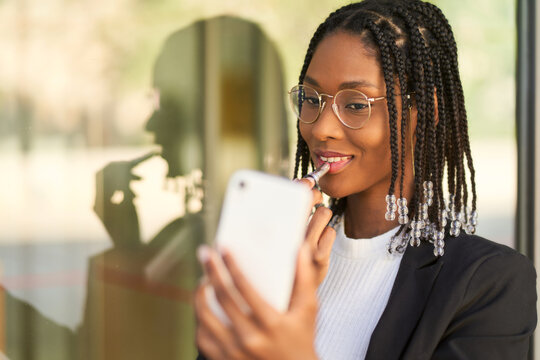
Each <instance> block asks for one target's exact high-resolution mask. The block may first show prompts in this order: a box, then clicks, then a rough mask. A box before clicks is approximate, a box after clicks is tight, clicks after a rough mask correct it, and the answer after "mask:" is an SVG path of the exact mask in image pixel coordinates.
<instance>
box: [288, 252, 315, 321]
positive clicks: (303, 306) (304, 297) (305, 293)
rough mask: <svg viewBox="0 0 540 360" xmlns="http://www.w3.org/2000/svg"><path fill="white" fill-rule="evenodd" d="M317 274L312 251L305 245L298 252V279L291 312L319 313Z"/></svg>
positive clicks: (290, 308)
mask: <svg viewBox="0 0 540 360" xmlns="http://www.w3.org/2000/svg"><path fill="white" fill-rule="evenodd" d="M316 290H317V284H316V273H315V268H314V264H313V261H312V259H311V249H310V247H309V245H308V244H306V243H304V244H303V245H302V247H301V248H300V251H299V252H298V261H297V266H296V277H295V280H294V287H293V291H292V296H291V301H290V303H289V311H306V312H309V313H311V314H316V312H317V296H316Z"/></svg>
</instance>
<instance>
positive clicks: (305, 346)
mask: <svg viewBox="0 0 540 360" xmlns="http://www.w3.org/2000/svg"><path fill="white" fill-rule="evenodd" d="M200 254H201V256H200V258H201V262H202V263H203V265H204V268H205V271H206V274H207V280H206V282H204V283H203V284H201V285H200V286H199V288H198V289H197V292H196V295H195V311H196V316H197V320H198V327H197V334H196V336H197V346H198V348H199V349H200V351H201V352H202V353H203V354H204V355H205V356H206V357H207V358H209V359H212V360H219V359H228V360H242V359H264V360H270V359H275V360H287V359H295V360H296V359H305V360H310V359H317V355H316V353H315V350H314V346H313V343H314V339H315V319H316V316H317V296H316V290H317V285H316V281H315V276H316V272H315V266H314V264H313V262H312V261H311V259H310V257H311V254H310V249H309V246H308V245H306V244H305V245H304V246H302V247H301V249H300V251H299V254H298V261H297V268H296V277H295V283H294V287H293V291H292V296H291V302H290V304H289V309H288V311H287V312H286V313H281V312H279V311H277V310H276V309H274V308H273V307H272V306H271V305H269V304H268V303H267V302H266V301H265V300H264V299H263V298H262V297H260V295H259V294H258V293H257V292H256V291H255V290H254V288H253V287H252V286H251V285H250V284H249V283H248V281H247V279H246V278H245V277H244V275H243V274H242V273H241V271H240V270H239V268H238V266H237V265H236V263H235V261H234V259H233V258H232V256H231V255H230V254H229V253H227V252H224V255H223V262H224V264H225V266H226V268H227V270H228V272H229V274H230V276H231V279H232V283H231V282H230V281H227V277H226V275H225V274H224V273H223V271H220V266H219V265H220V264H219V261H220V259H219V255H218V254H217V252H216V251H214V250H212V249H210V248H208V247H203V248H201V253H200ZM208 284H210V285H212V287H213V288H214V291H215V293H216V297H217V299H218V301H219V303H220V305H221V307H222V308H223V310H224V311H225V313H226V314H227V316H228V318H229V319H230V321H231V324H230V325H229V326H226V325H224V324H223V323H222V322H221V321H220V320H219V319H218V318H217V317H216V316H215V315H214V313H213V312H212V310H211V309H210V308H209V307H208V305H207V302H206V296H205V291H206V289H207V285H208ZM238 296H240V297H241V298H242V300H244V302H245V304H247V306H248V310H249V311H247V312H246V311H245V308H244V307H241V306H239V304H238V300H236V299H237V298H238Z"/></svg>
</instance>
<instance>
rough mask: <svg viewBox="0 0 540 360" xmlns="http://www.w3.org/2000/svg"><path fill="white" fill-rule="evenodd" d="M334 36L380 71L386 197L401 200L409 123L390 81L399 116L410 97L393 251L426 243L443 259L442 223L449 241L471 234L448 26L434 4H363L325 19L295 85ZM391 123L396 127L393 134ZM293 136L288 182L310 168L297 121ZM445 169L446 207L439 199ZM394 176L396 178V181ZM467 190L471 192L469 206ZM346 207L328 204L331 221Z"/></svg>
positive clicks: (464, 142) (396, 0) (460, 107)
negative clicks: (408, 168) (354, 41)
mask: <svg viewBox="0 0 540 360" xmlns="http://www.w3.org/2000/svg"><path fill="white" fill-rule="evenodd" d="M338 31H341V32H346V33H349V34H355V35H358V36H359V41H361V42H362V43H363V45H364V46H365V47H366V48H368V49H370V50H373V51H374V53H375V54H376V55H377V57H378V60H379V63H380V65H381V68H382V72H383V75H384V81H385V84H386V96H387V99H388V101H387V106H388V114H389V128H390V150H391V165H392V175H391V181H390V186H389V189H388V195H390V196H392V195H394V193H395V188H396V184H397V185H398V186H399V193H398V195H399V197H400V198H401V197H402V196H403V176H404V172H405V171H404V170H405V160H404V158H405V156H404V153H405V137H406V129H407V125H408V124H409V121H410V119H408V114H407V111H402V112H401V114H402V116H401V119H398V111H397V107H396V98H395V97H396V96H399V94H395V92H394V86H395V81H396V79H397V80H398V81H399V86H400V93H401V94H400V96H401V103H402V104H403V105H404V107H403V109H405V108H409V109H410V107H411V106H412V103H413V99H412V98H414V103H415V105H416V108H417V124H416V129H415V135H416V142H415V144H414V145H413V146H414V152H413V154H414V155H413V158H414V169H413V171H414V195H413V198H412V199H410V202H409V208H408V209H407V211H408V214H409V218H410V219H411V220H410V221H409V220H408V219H407V220H406V221H405V222H401V221H400V223H402V227H401V228H400V231H399V232H398V234H399V233H403V236H402V242H401V245H400V246H399V247H397V249H398V250H400V251H402V250H404V248H405V246H406V244H407V243H409V242H410V244H411V245H413V246H418V245H419V244H420V243H421V242H426V241H429V242H432V243H434V246H435V250H434V253H435V255H436V256H442V255H443V254H444V250H443V248H444V241H443V238H444V235H445V234H444V231H445V228H446V225H447V222H448V221H449V222H450V224H449V225H450V226H449V233H450V235H452V236H457V235H459V233H460V229H464V230H465V231H466V232H467V233H474V232H475V229H476V223H477V212H476V183H475V181H474V175H475V171H474V166H473V162H472V157H471V150H470V144H469V137H468V130H467V114H466V111H465V102H464V96H463V88H462V85H461V80H460V76H459V69H458V60H457V46H456V42H455V39H454V36H453V33H452V29H451V27H450V25H449V23H448V20H447V19H446V18H445V16H444V15H443V13H442V12H441V10H440V9H439V8H437V7H436V6H435V5H433V4H430V3H427V2H423V1H421V0H364V1H362V2H359V3H354V4H349V5H346V6H344V7H342V8H340V9H338V10H336V11H335V12H333V13H331V14H330V15H329V16H328V18H327V19H326V20H325V21H324V22H323V23H322V24H320V25H319V27H318V28H317V30H316V31H315V33H314V35H313V37H312V38H311V41H310V43H309V47H308V49H307V53H306V56H305V60H304V64H303V66H302V70H301V72H300V77H299V83H300V84H302V83H303V81H304V77H305V75H306V72H307V69H308V67H309V64H310V62H311V59H312V57H313V54H314V52H315V50H316V48H317V46H318V45H319V43H320V42H321V41H322V39H324V38H325V37H326V36H328V35H330V34H333V33H336V32H338ZM410 94H412V98H411V96H410ZM398 121H400V125H401V131H400V133H399V134H398ZM297 132H298V142H297V148H296V161H295V167H294V174H293V176H294V178H297V177H302V176H305V175H306V174H307V172H308V170H309V167H310V166H311V167H313V164H312V162H311V161H310V154H309V149H308V146H307V143H306V141H305V140H304V139H303V138H302V135H301V133H300V127H299V123H298V122H297ZM398 137H399V138H400V143H401V148H400V149H399V151H398ZM465 162H466V166H465ZM399 169H401V171H400V172H399ZM445 169H446V177H447V188H448V193H449V196H448V200H447V201H446V200H445V196H444V193H443V186H444V184H443V178H444V176H445ZM467 170H468V172H469V174H470V177H469V183H468V182H467V178H466V171H467ZM398 173H400V174H401V175H400V178H399V179H398ZM398 181H399V183H398ZM469 191H472V199H470V196H469ZM422 192H423V194H424V196H422ZM426 194H427V195H426ZM430 194H431V196H430ZM428 197H430V199H427V198H428ZM428 200H429V201H428ZM381 201H382V200H381ZM469 201H470V204H469V203H468V202H469ZM345 207H346V198H342V199H337V198H331V199H330V208H331V209H332V211H333V212H334V216H341V215H342V214H343V212H344V210H345ZM403 239H404V240H403Z"/></svg>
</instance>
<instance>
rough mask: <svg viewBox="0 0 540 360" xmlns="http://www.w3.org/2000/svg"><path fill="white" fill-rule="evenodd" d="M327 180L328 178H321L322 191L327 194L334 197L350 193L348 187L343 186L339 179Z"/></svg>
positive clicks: (341, 196)
mask: <svg viewBox="0 0 540 360" xmlns="http://www.w3.org/2000/svg"><path fill="white" fill-rule="evenodd" d="M327 180H328V179H321V181H320V182H319V186H320V187H321V191H322V192H323V193H325V194H326V195H328V196H330V197H333V198H344V197H346V196H348V195H350V193H349V192H348V191H347V189H346V187H344V186H343V183H341V184H340V183H339V182H337V181H334V182H329V181H327Z"/></svg>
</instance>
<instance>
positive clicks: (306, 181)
mask: <svg viewBox="0 0 540 360" xmlns="http://www.w3.org/2000/svg"><path fill="white" fill-rule="evenodd" d="M294 181H295V182H297V183H300V184H304V185H306V186H308V187H309V188H310V189H313V187H314V186H315V180H313V179H312V178H301V179H294Z"/></svg>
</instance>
